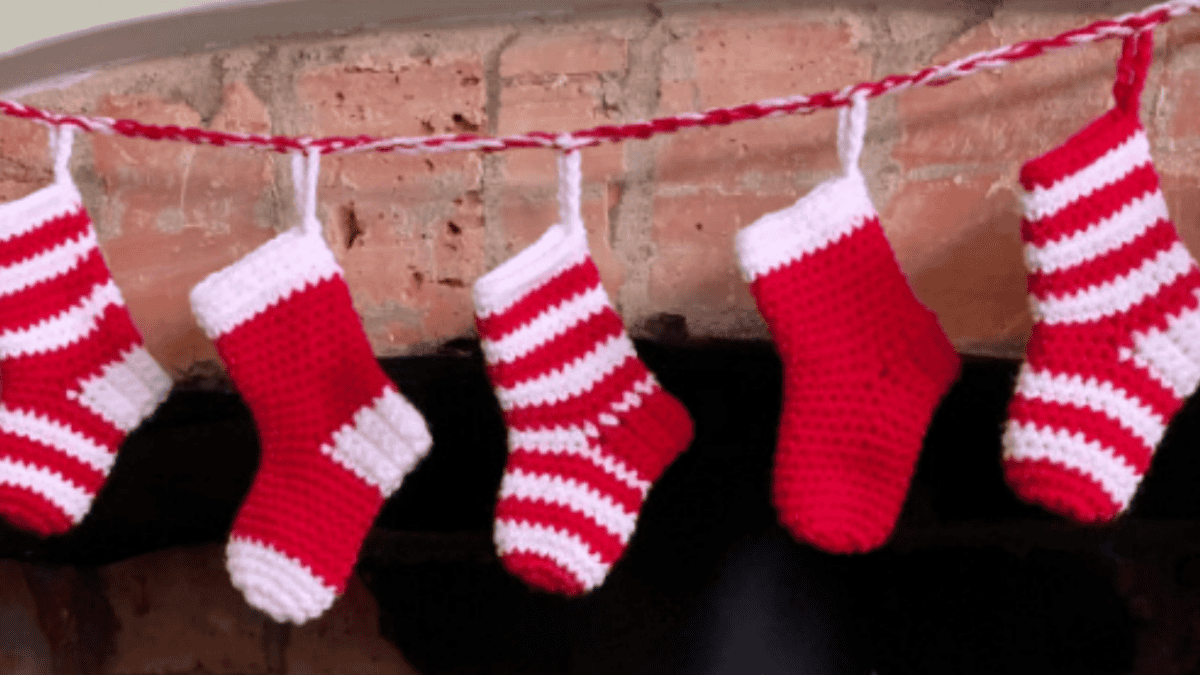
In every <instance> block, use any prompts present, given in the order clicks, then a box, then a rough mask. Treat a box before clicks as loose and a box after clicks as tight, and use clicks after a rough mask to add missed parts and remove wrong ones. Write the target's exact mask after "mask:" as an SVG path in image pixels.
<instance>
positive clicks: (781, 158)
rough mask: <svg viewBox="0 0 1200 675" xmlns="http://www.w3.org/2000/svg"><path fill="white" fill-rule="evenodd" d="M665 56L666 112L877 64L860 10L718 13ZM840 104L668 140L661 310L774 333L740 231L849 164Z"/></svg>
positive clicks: (862, 73)
mask: <svg viewBox="0 0 1200 675" xmlns="http://www.w3.org/2000/svg"><path fill="white" fill-rule="evenodd" d="M678 30H679V33H680V35H681V37H680V38H679V39H678V40H677V41H675V42H674V43H672V44H670V45H669V46H668V47H667V48H666V49H665V50H664V54H663V83H662V99H661V110H660V112H661V113H680V112H687V111H691V110H697V109H703V108H710V107H715V106H726V105H734V104H737V103H742V102H746V101H751V100H756V99H761V98H767V97H773V96H784V95H788V94H793V93H800V92H814V91H819V90H821V89H827V88H832V87H837V86H840V85H842V84H844V83H847V82H852V81H857V80H859V79H862V78H864V77H866V76H867V75H869V74H870V69H871V57H870V55H869V54H865V53H863V52H862V51H861V50H860V41H861V39H862V30H863V28H862V27H861V26H860V25H858V23H857V22H856V21H854V20H852V19H851V18H848V17H836V16H834V17H824V18H818V17H814V16H807V15H803V16H796V15H794V14H790V13H782V12H781V13H763V14H754V15H737V14H734V15H726V14H713V15H705V16H702V17H700V18H698V19H697V20H696V21H695V22H694V23H684V24H681V25H680V27H679V29H678ZM835 127H836V120H835V116H834V114H833V113H830V112H822V113H818V114H814V115H811V116H798V117H786V118H780V119H768V120H759V121H755V122H747V123H744V124H737V125H731V126H728V127H717V128H713V129H703V130H689V131H685V132H682V133H679V134H676V135H674V136H671V137H668V138H666V139H664V140H663V141H661V149H660V151H659V153H658V158H657V163H656V166H655V178H656V181H657V184H656V186H655V191H654V205H653V210H654V213H653V219H654V222H653V228H654V230H653V231H654V243H655V245H656V251H655V253H656V255H655V257H654V259H653V260H652V261H650V264H651V266H652V267H651V272H650V278H649V299H650V303H651V305H652V307H650V308H646V309H647V310H649V311H667V312H673V313H680V314H682V315H683V316H684V317H685V318H686V319H687V321H688V325H689V330H690V331H691V332H692V333H694V334H696V333H698V334H700V335H704V334H714V333H715V334H725V335H738V336H741V337H752V336H753V337H756V336H764V335H765V328H764V327H763V326H762V323H761V321H760V320H757V318H756V316H757V315H756V312H755V310H754V303H753V299H752V298H751V296H750V294H749V292H748V291H747V290H746V287H745V282H744V281H742V279H741V276H740V275H739V273H738V271H737V267H736V258H735V253H734V250H733V237H734V234H735V233H736V232H737V230H738V229H740V228H741V227H744V226H746V225H749V224H750V223H752V222H753V221H754V220H756V219H757V218H758V217H759V216H761V215H763V214H764V213H767V212H768V211H772V210H776V209H779V208H782V207H784V206H787V205H788V204H790V203H792V202H794V201H795V200H796V199H797V198H798V197H800V196H801V195H802V194H803V193H804V192H806V191H807V190H808V189H809V188H811V187H812V186H813V185H815V184H816V183H817V182H818V181H819V180H821V179H822V178H825V177H828V176H830V175H831V173H832V171H833V170H834V169H836V168H837V166H838V164H837V154H836V152H835V149H834V145H833V144H834V133H835Z"/></svg>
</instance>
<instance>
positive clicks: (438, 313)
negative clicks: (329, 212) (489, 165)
mask: <svg viewBox="0 0 1200 675" xmlns="http://www.w3.org/2000/svg"><path fill="white" fill-rule="evenodd" d="M331 201H334V203H336V201H337V200H331ZM432 206H434V207H437V208H436V209H431V208H430V207H429V205H426V206H425V208H424V212H421V209H403V208H400V209H397V208H394V205H393V204H390V203H384V202H377V201H375V202H373V201H365V202H364V201H354V202H352V208H353V212H354V213H355V217H354V218H355V222H356V223H357V227H358V229H359V234H358V235H357V236H356V237H355V239H354V243H353V245H351V246H350V247H349V248H346V242H347V240H346V239H345V238H343V235H342V230H341V228H342V226H343V225H344V223H345V222H346V220H347V217H348V216H347V213H348V212H349V210H350V209H351V204H350V203H343V205H342V206H339V207H337V214H336V215H334V216H332V217H331V218H330V219H329V221H330V223H336V225H335V226H334V230H336V232H337V233H336V234H335V235H334V236H333V238H334V240H335V241H336V242H337V244H335V247H334V248H335V251H336V253H337V255H338V257H339V258H340V261H341V264H342V266H343V268H344V269H345V270H346V280H347V282H348V283H349V285H350V290H351V292H352V294H353V295H354V298H355V302H356V304H357V306H358V308H359V311H360V312H361V313H362V315H363V316H364V323H365V325H366V327H367V331H368V335H369V337H370V338H371V339H372V342H373V343H374V345H375V346H376V349H377V350H379V351H380V352H381V353H397V352H399V351H403V350H404V349H405V348H406V347H409V346H411V344H412V343H413V342H425V343H431V342H436V341H441V340H445V339H448V338H452V337H457V336H460V335H463V334H465V333H468V332H470V330H471V326H472V322H473V319H472V313H471V312H472V305H471V296H470V287H471V284H472V283H474V280H475V279H476V278H477V277H478V276H479V275H480V274H482V273H483V271H484V264H485V260H484V254H483V245H484V234H485V233H484V228H483V219H482V204H481V203H480V201H479V197H478V193H477V192H474V191H468V192H466V193H464V194H462V195H461V196H459V197H457V198H455V199H451V200H447V201H446V202H445V203H444V204H443V203H442V202H438V203H435V204H434V205H432ZM328 229H329V228H327V231H328Z"/></svg>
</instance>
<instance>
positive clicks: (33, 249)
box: [0, 127, 171, 535]
mask: <svg viewBox="0 0 1200 675" xmlns="http://www.w3.org/2000/svg"><path fill="white" fill-rule="evenodd" d="M50 133H51V137H52V138H55V137H56V136H57V138H56V142H57V153H56V158H55V167H54V183H53V184H52V185H50V186H48V187H45V188H42V189H41V190H38V191H37V192H34V193H32V194H30V195H28V196H26V197H24V198H23V199H19V200H17V201H14V202H10V203H8V204H4V205H3V206H0V381H2V382H3V386H0V514H2V515H3V516H4V517H5V518H6V519H8V520H9V521H10V522H12V523H14V524H16V525H18V526H21V527H23V528H26V529H29V530H32V531H34V532H37V533H38V534H41V535H49V534H56V533H61V532H64V531H66V530H68V529H70V528H71V527H72V526H73V525H75V524H76V523H78V522H79V521H80V520H82V519H83V517H84V515H85V514H86V513H87V512H88V510H89V509H90V508H91V504H92V501H93V500H94V499H95V497H96V493H97V492H98V491H99V490H100V488H101V487H102V486H103V484H104V482H105V480H106V478H107V476H108V473H109V470H110V469H111V468H112V465H113V462H114V461H115V459H116V451H117V449H118V447H120V445H121V442H122V441H123V440H124V439H125V436H126V434H128V433H129V432H130V431H131V430H133V428H134V427H136V426H138V425H139V424H140V423H141V421H142V420H143V419H144V418H145V417H147V416H148V415H150V413H152V412H153V411H154V409H155V408H157V407H158V404H159V403H160V402H161V401H162V400H163V398H164V397H166V395H167V392H168V391H169V390H170V388H171V379H170V377H168V376H167V374H166V373H164V372H163V370H162V369H161V368H160V367H159V366H158V364H156V363H155V362H154V360H153V359H152V358H151V357H150V355H149V354H148V353H147V352H146V350H145V348H144V347H143V343H142V336H141V334H140V333H138V330H137V328H136V327H135V326H134V325H133V321H132V319H131V318H130V316H129V310H128V309H127V308H126V307H125V301H124V299H122V297H121V291H120V290H119V289H118V288H117V285H116V283H115V282H114V281H113V278H112V275H111V274H110V273H109V270H108V266H107V265H106V264H105V263H104V258H103V256H102V255H101V253H100V249H99V248H98V247H97V245H96V232H95V230H94V229H93V227H92V221H91V219H90V218H89V217H88V214H87V211H85V210H84V207H83V202H82V200H81V198H80V195H79V191H78V190H77V189H76V187H75V183H74V182H73V181H72V179H71V175H70V173H69V171H68V168H67V164H68V161H69V159H70V152H71V145H72V140H73V137H74V136H73V133H72V131H71V130H70V129H69V128H66V127H64V128H63V129H62V130H60V131H57V132H56V131H55V130H54V129H51V132H50Z"/></svg>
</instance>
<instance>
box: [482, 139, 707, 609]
mask: <svg viewBox="0 0 1200 675" xmlns="http://www.w3.org/2000/svg"><path fill="white" fill-rule="evenodd" d="M578 163H579V153H578V152H569V153H566V154H565V155H564V156H563V157H562V158H561V159H560V174H561V176H560V200H561V203H562V205H563V207H562V218H561V222H560V223H558V224H556V225H553V226H551V227H550V229H549V230H547V232H546V233H545V234H544V235H542V237H541V238H540V239H539V240H538V241H537V242H535V243H534V244H533V245H531V246H530V247H529V248H526V249H525V250H523V251H521V252H520V253H518V254H517V255H516V256H514V257H513V258H511V259H510V260H508V261H507V262H505V263H504V264H503V265H501V266H500V267H497V268H496V269H495V270H493V271H491V272H489V273H488V274H486V275H484V276H483V277H482V278H480V279H479V281H477V282H476V284H475V289H474V290H475V307H476V312H477V313H476V324H477V326H478V328H479V335H480V337H481V338H482V342H483V352H484V356H485V358H486V360H487V364H488V375H489V376H490V378H491V380H492V384H493V385H494V386H495V390H496V396H497V398H498V399H499V401H500V407H501V409H502V410H503V414H504V419H505V422H506V423H507V425H508V447H509V455H508V463H507V465H506V466H505V469H504V478H503V481H502V483H501V487H500V495H499V503H498V504H497V505H496V529H495V540H496V548H497V551H498V553H499V555H500V559H501V561H502V562H503V564H504V566H505V567H506V568H507V569H508V570H509V571H511V572H512V573H513V574H515V575H516V576H518V577H520V578H521V579H522V580H524V581H525V582H526V583H529V584H530V585H533V586H535V587H538V588H541V589H544V590H549V591H555V592H559V593H563V594H568V595H577V594H581V593H584V592H587V591H589V590H591V589H593V588H595V587H596V586H599V585H600V584H601V583H602V582H603V581H604V579H605V577H606V576H607V575H608V572H609V570H610V569H611V568H612V566H613V564H614V563H615V562H616V560H617V558H619V557H620V556H621V554H622V553H623V552H624V551H625V548H626V546H627V545H628V544H629V539H630V537H631V536H632V535H633V531H634V526H635V523H636V521H637V517H638V514H639V512H640V510H641V507H642V503H643V501H644V500H645V498H646V494H647V492H648V491H649V489H650V486H651V484H652V483H653V482H654V481H655V480H657V479H658V477H659V475H660V474H662V472H663V470H664V469H665V468H666V467H667V465H668V464H670V463H671V461H673V460H674V459H675V457H676V456H678V455H679V453H681V452H682V451H683V450H684V449H685V448H687V446H688V444H689V443H691V440H692V421H691V418H690V417H689V416H688V413H687V411H686V410H685V409H684V407H683V406H682V405H681V404H680V403H679V402H678V401H677V400H675V398H673V397H672V396H670V395H669V394H667V393H666V392H665V391H663V390H662V388H661V387H660V386H659V384H658V382H657V380H655V378H654V376H653V375H652V374H651V373H650V372H649V371H648V370H647V369H646V366H645V365H644V364H643V363H642V361H641V360H640V359H639V358H638V355H637V352H635V351H634V347H633V342H632V341H630V339H629V336H628V335H627V334H626V332H625V326H624V324H623V323H622V321H621V317H620V316H619V315H618V314H617V313H616V312H615V311H614V310H613V308H612V305H611V304H610V303H609V300H608V295H607V294H606V293H605V292H604V288H603V287H602V286H601V285H600V275H599V272H598V270H597V269H596V265H595V263H594V262H593V261H592V258H591V254H590V253H589V251H588V244H587V233H586V231H585V230H584V227H583V221H582V219H581V217H580V215H579V203H578V200H579V164H578Z"/></svg>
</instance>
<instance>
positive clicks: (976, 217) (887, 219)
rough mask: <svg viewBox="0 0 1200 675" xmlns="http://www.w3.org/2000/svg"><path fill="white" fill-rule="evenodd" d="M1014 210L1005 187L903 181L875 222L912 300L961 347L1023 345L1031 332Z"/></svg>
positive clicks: (1013, 348)
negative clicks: (905, 278)
mask: <svg viewBox="0 0 1200 675" xmlns="http://www.w3.org/2000/svg"><path fill="white" fill-rule="evenodd" d="M1017 209H1018V205H1017V201H1016V197H1015V196H1014V194H1013V191H1012V187H1011V183H1010V181H1008V180H1006V177H1005V176H1001V175H999V174H987V173H981V174H971V175H965V176H964V175H956V176H953V177H950V178H941V179H934V180H912V181H908V182H906V183H904V184H903V186H902V187H901V188H900V190H899V191H898V192H897V194H896V196H895V197H894V198H893V199H892V200H891V202H890V203H889V204H888V207H887V209H885V210H884V211H883V212H882V213H881V215H880V219H881V223H882V225H883V228H884V232H885V233H886V234H887V235H888V238H889V240H890V241H892V242H893V247H894V248H895V251H896V256H897V259H898V260H899V261H900V263H901V269H903V270H904V272H905V274H906V275H907V276H908V279H909V283H910V285H911V286H912V288H913V292H914V293H916V295H917V297H918V298H920V299H921V300H922V301H923V302H924V303H925V304H926V305H927V306H928V307H929V308H930V309H932V310H933V311H934V312H936V313H937V315H938V317H939V318H940V319H941V323H942V328H944V329H945V331H946V333H947V335H948V336H949V337H950V339H951V340H953V341H955V342H957V343H958V344H959V345H960V346H961V347H964V348H970V349H972V350H979V351H984V350H987V349H988V348H989V347H988V345H991V347H990V348H991V349H992V350H995V351H999V352H1001V353H1004V354H1010V353H1017V352H1019V351H1020V349H1021V348H1022V347H1023V345H1024V340H1025V336H1026V335H1027V334H1028V332H1029V328H1030V326H1031V325H1032V324H1031V319H1030V317H1029V312H1028V309H1027V307H1028V305H1027V303H1026V295H1025V267H1024V261H1023V258H1022V253H1021V236H1020V230H1019V224H1020V213H1019V211H1018V210H1017ZM964 305H967V306H970V307H971V308H972V311H971V312H969V313H968V312H962V311H960V310H959V308H961V307H963V306H964ZM980 336H986V337H985V338H981V337H980ZM981 343H982V344H981Z"/></svg>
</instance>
